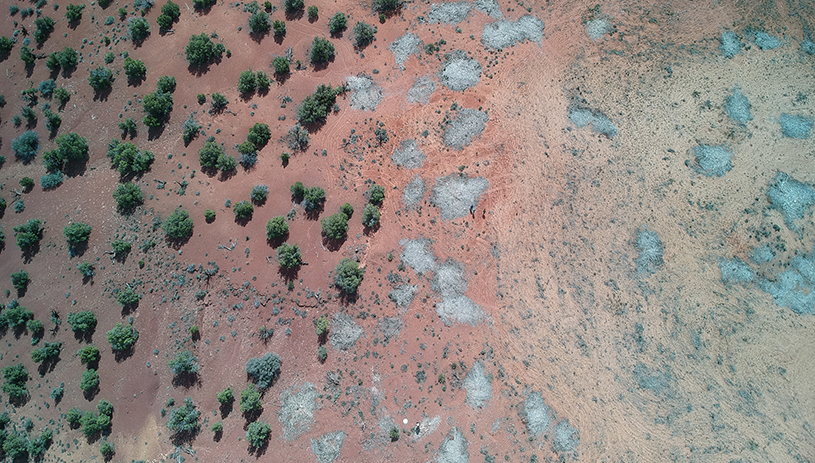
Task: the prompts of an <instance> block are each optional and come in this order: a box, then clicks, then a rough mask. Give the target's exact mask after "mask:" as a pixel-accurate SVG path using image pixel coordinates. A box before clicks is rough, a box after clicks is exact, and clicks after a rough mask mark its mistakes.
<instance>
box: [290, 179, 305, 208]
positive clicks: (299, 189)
mask: <svg viewBox="0 0 815 463" xmlns="http://www.w3.org/2000/svg"><path fill="white" fill-rule="evenodd" d="M289 190H291V197H292V199H293V200H294V201H296V202H298V203H299V202H301V201H302V200H303V198H305V196H306V191H308V189H307V188H306V187H305V186H303V182H294V185H292V186H291V187H290V188H289Z"/></svg>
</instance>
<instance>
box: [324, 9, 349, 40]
mask: <svg viewBox="0 0 815 463" xmlns="http://www.w3.org/2000/svg"><path fill="white" fill-rule="evenodd" d="M346 27H348V19H347V18H346V17H345V13H342V12H339V11H338V12H337V13H335V14H334V16H332V17H331V19H329V20H328V31H329V32H331V34H332V35H337V34H339V33H341V32H342V31H344V30H345V28H346Z"/></svg>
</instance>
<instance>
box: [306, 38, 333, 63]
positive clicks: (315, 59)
mask: <svg viewBox="0 0 815 463" xmlns="http://www.w3.org/2000/svg"><path fill="white" fill-rule="evenodd" d="M309 58H310V59H311V63H312V64H323V63H327V62H328V61H329V60H331V59H332V58H334V44H332V43H331V42H330V41H329V40H328V39H324V38H320V37H314V41H313V42H312V43H311V53H309Z"/></svg>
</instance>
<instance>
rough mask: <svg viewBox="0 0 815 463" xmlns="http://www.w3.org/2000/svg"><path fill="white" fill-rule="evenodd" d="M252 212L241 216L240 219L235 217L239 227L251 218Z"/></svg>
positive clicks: (243, 225)
mask: <svg viewBox="0 0 815 463" xmlns="http://www.w3.org/2000/svg"><path fill="white" fill-rule="evenodd" d="M253 215H254V214H249V216H248V217H243V218H241V219H239V218H237V217H235V223H236V224H238V225H240V226H241V227H245V226H246V225H247V224H248V223H249V222H250V221H251V220H252V216H253Z"/></svg>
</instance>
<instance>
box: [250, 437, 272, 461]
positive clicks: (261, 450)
mask: <svg viewBox="0 0 815 463" xmlns="http://www.w3.org/2000/svg"><path fill="white" fill-rule="evenodd" d="M268 448H269V439H266V440H265V441H264V442H263V445H261V446H260V447H252V446H251V445H250V446H249V448H248V449H247V451H248V452H249V454H250V455H254V456H255V458H260V457H262V456H263V455H264V454H266V450H267V449H268Z"/></svg>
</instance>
